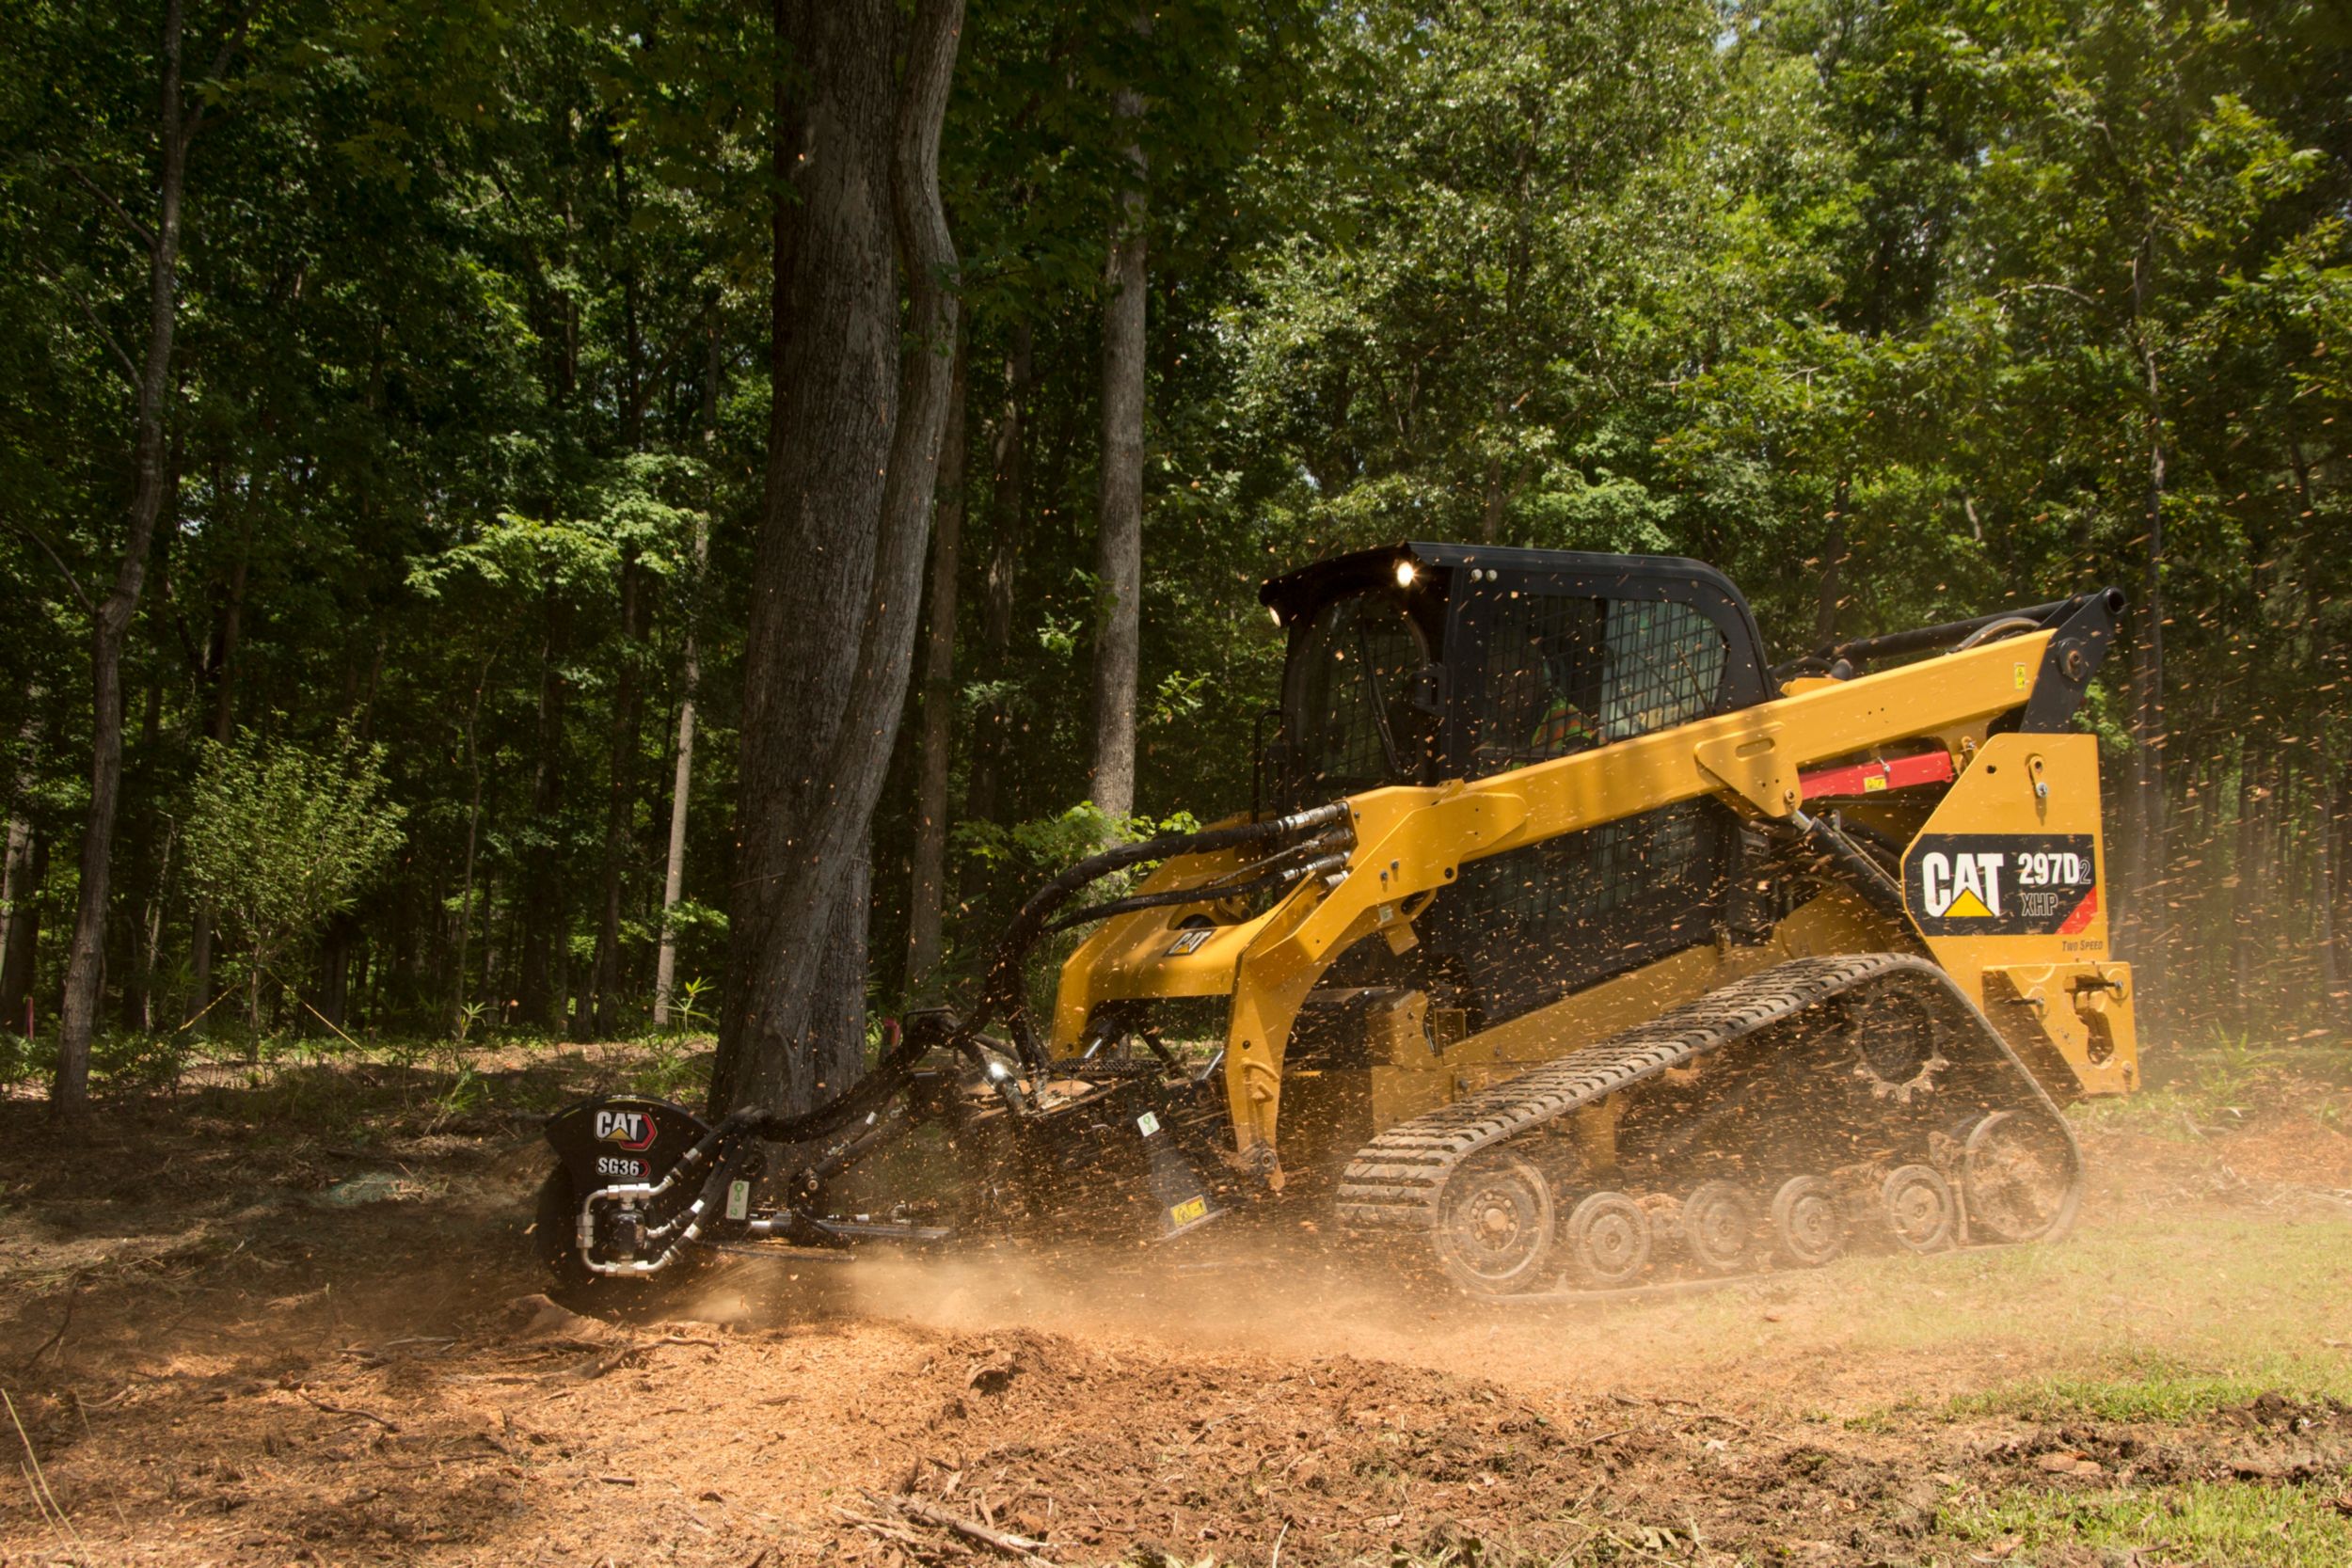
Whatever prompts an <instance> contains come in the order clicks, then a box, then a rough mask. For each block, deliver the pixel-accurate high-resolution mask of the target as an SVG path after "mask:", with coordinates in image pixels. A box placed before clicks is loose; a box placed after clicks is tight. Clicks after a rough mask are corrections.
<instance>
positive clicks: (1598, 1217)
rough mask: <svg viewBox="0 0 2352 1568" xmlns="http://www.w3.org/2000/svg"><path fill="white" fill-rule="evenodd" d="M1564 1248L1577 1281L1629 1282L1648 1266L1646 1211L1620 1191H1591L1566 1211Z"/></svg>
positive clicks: (1613, 1286)
mask: <svg viewBox="0 0 2352 1568" xmlns="http://www.w3.org/2000/svg"><path fill="white" fill-rule="evenodd" d="M1567 1247H1568V1268H1569V1269H1570V1271H1571V1272H1572V1273H1574V1275H1576V1280H1577V1283H1578V1284H1580V1285H1583V1286H1587V1287H1589V1288H1591V1289H1594V1290H1598V1291H1614V1290H1618V1289H1621V1288H1622V1287H1624V1286H1628V1285H1630V1284H1632V1283H1633V1282H1634V1281H1635V1280H1636V1279H1639V1278H1640V1277H1641V1275H1642V1271H1643V1270H1644V1269H1645V1268H1647V1267H1649V1249H1650V1223H1649V1211H1648V1210H1646V1209H1645V1208H1643V1207H1642V1206H1641V1205H1640V1204H1638V1203H1636V1202H1634V1201H1633V1200H1632V1199H1631V1198H1629V1197H1628V1196H1626V1195H1625V1194H1623V1193H1594V1194H1592V1195H1591V1196H1587V1197H1585V1198H1584V1199H1583V1200H1582V1201H1581V1202H1580V1203H1578V1204H1577V1206H1576V1207H1575V1208H1574V1209H1571V1210H1570V1211H1568V1234H1567Z"/></svg>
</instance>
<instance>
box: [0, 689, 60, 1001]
mask: <svg viewBox="0 0 2352 1568" xmlns="http://www.w3.org/2000/svg"><path fill="white" fill-rule="evenodd" d="M41 695H42V693H41V689H40V687H38V686H35V687H33V688H32V689H30V690H28V691H27V692H26V693H25V703H26V706H27V708H28V709H29V711H28V712H27V713H26V714H25V716H24V727H23V728H21V729H20V730H18V731H17V747H18V752H19V755H18V761H17V771H16V777H15V778H14V779H13V780H11V781H10V784H9V788H8V853H7V856H6V859H5V860H0V1028H8V1029H14V1030H17V1031H18V1032H19V1033H21V1034H25V1035H30V1034H31V1033H32V1032H33V1031H32V1026H31V1024H30V1023H29V1022H27V1021H26V1017H25V1010H24V1004H25V1001H26V999H27V998H28V997H30V996H31V994H32V990H33V957H34V954H35V952H36V951H37V949H36V946H35V943H36V942H37V941H38V939H39V937H40V910H39V909H38V908H36V907H35V905H34V902H33V899H34V895H36V894H37V893H38V892H39V891H40V882H41V876H42V874H43V873H44V872H46V871H47V870H48V861H49V855H48V850H47V847H46V846H44V845H43V844H41V843H40V835H39V833H37V832H35V831H34V827H33V819H32V816H31V815H30V807H31V800H32V791H33V783H34V781H35V780H36V779H37V778H39V777H40V766H39V757H40V701H41Z"/></svg>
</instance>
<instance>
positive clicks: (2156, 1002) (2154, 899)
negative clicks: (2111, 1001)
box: [2125, 252, 2168, 1038]
mask: <svg viewBox="0 0 2352 1568" xmlns="http://www.w3.org/2000/svg"><path fill="white" fill-rule="evenodd" d="M2149 271H2150V267H2149V264H2148V260H2147V255H2146V253H2145V252H2143V253H2142V255H2140V256H2139V257H2137V258H2135V259H2134V261H2133V265H2132V341H2133V343H2134V345H2135V346H2136V347H2137V350H2138V354H2139V361H2140V370H2141V372H2142V374H2143V376H2144V378H2145V381H2144V386H2145V390H2146V393H2147V399H2148V406H2147V410H2146V413H2145V416H2144V420H2143V423H2144V426H2145V431H2146V437H2147V464H2148V469H2147V488H2146V491H2145V513H2146V517H2147V524H2148V555H2147V560H2146V563H2145V565H2144V567H2143V569H2142V577H2141V588H2140V605H2139V635H2138V637H2137V639H2136V645H2135V647H2134V649H2133V660H2132V688H2133V697H2134V710H2135V711H2134V714H2133V723H2132V730H2133V736H2132V738H2133V741H2134V745H2133V748H2132V816H2133V828H2134V832H2133V845H2132V851H2133V853H2132V864H2133V872H2134V876H2133V879H2132V885H2131V886H2130V887H2129V888H2128V889H2126V890H2125V895H2126V897H2127V898H2128V900H2129V904H2128V908H2129V910H2130V911H2131V914H2132V921H2131V926H2132V933H2131V934H2132V936H2133V938H2134V941H2135V946H2136V949H2137V951H2136V953H2135V954H2134V955H2133V956H2134V957H2136V958H2137V960H2138V963H2139V966H2140V967H2139V968H2138V969H2137V970H2136V971H2135V972H2134V973H2135V974H2137V975H2138V976H2139V1001H2138V1005H2137V1006H2138V1013H2139V1018H2140V1022H2141V1023H2142V1025H2143V1026H2144V1027H2146V1028H2147V1029H2148V1032H2149V1034H2150V1035H2151V1036H2153V1037H2159V1038H2160V1037H2161V1034H2160V1031H2161V1028H2162V1025H2163V1023H2164V1022H2165V1011H2164V1009H2165V1001H2166V987H2165V985H2164V980H2163V975H2164V963H2165V956H2166V948H2167V945H2168V943H2167V942H2166V930H2165V927H2166V922H2167V918H2168V916H2167V913H2166V911H2165V907H2164V885H2163V884H2164V881H2165V874H2166V869H2167V866H2168V860H2167V856H2166V849H2165V845H2166V839H2167V836H2168V835H2167V832H2166V826H2167V824H2166V821H2165V816H2166V800H2165V790H2164V740H2165V736H2164V496H2165V446H2164V385H2163V381H2162V378H2161V377H2160V375H2159V373H2158V370H2157V365H2156V353H2155V347H2154V345H2153V343H2152V342H2150V341H2148V338H2147V336H2146V334H2147V325H2146V324H2147V307H2148V294H2149V291H2150V288H2151V279H2150V277H2149Z"/></svg>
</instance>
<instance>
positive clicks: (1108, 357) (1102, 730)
mask: <svg viewBox="0 0 2352 1568" xmlns="http://www.w3.org/2000/svg"><path fill="white" fill-rule="evenodd" d="M1112 112H1113V113H1114V114H1115V115H1116V116H1117V117H1118V118H1119V119H1121V120H1124V121H1127V122H1129V123H1130V124H1132V123H1133V122H1134V121H1135V120H1136V119H1139V118H1140V117H1141V116H1142V114H1143V99H1142V96H1141V95H1140V94H1138V93H1136V91H1135V90H1134V89H1133V88H1130V87H1121V88H1120V89H1119V92H1118V95H1117V97H1116V99H1115V100H1114V102H1113V108H1112ZM1126 155H1127V159H1128V162H1129V163H1130V164H1131V165H1132V166H1134V168H1135V171H1136V185H1135V186H1134V187H1131V188H1130V189H1128V190H1126V191H1124V192H1122V193H1120V198H1119V204H1120V219H1119V224H1118V227H1117V229H1116V230H1114V231H1113V233H1112V235H1111V248H1110V259H1109V261H1108V262H1107V264H1106V265H1105V267H1104V274H1103V282H1104V291H1105V293H1106V296H1107V297H1106V298H1105V299H1104V305H1103V466H1102V475H1101V490H1100V495H1101V499H1100V504H1099V508H1098V518H1097V523H1096V532H1095V544H1094V577H1095V594H1096V610H1095V640H1094V768H1093V790H1092V793H1093V797H1094V803H1095V804H1096V805H1098V806H1100V807H1101V808H1102V809H1103V810H1104V812H1106V813H1107V814H1109V815H1110V816H1113V817H1123V816H1131V815H1133V814H1134V812H1135V808H1136V679H1137V676H1138V671H1139V666H1140V664H1141V644H1142V638H1143V615H1142V594H1143V376H1144V325H1145V321H1144V305H1145V296H1146V289H1147V285H1148V282H1149V277H1150V275H1149V269H1148V267H1147V265H1146V260H1147V259H1146V255H1145V244H1146V238H1147V237H1146V235H1145V232H1144V194H1143V190H1142V188H1141V186H1142V179H1143V176H1144V173H1145V172H1146V171H1145V165H1144V156H1143V150H1142V148H1141V147H1139V146H1137V145H1136V144H1135V143H1134V142H1132V141H1130V142H1129V143H1128V145H1127V147H1126Z"/></svg>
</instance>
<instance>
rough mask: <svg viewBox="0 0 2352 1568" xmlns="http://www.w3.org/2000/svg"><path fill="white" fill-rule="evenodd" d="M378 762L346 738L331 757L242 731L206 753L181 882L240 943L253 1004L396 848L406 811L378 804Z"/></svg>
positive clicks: (378, 755)
mask: <svg viewBox="0 0 2352 1568" xmlns="http://www.w3.org/2000/svg"><path fill="white" fill-rule="evenodd" d="M384 754H385V753H384V748H383V747H382V746H380V745H373V746H363V745H361V744H359V743H358V741H357V740H355V739H354V738H352V736H350V735H349V734H347V733H346V734H344V735H342V736H340V737H339V738H338V741H337V743H336V747H335V750H334V751H332V752H313V751H310V750H309V749H307V748H305V747H302V746H299V745H296V744H294V742H291V741H282V740H281V741H277V742H274V743H273V742H265V741H264V740H263V739H262V737H261V736H258V735H256V734H255V733H253V732H252V731H249V730H248V731H246V732H245V733H244V734H242V735H241V736H238V738H237V739H236V740H234V741H232V742H230V743H228V744H225V745H223V744H215V745H212V746H210V747H208V748H207V749H206V751H205V753H204V761H203V764H202V766H201V767H200V768H199V769H198V771H197V775H196V778H195V779H194V781H193V782H192V783H191V784H190V785H189V788H188V800H187V808H186V809H187V824H186V827H185V830H184V831H183V834H182V839H183V844H184V846H185V847H184V850H183V853H184V855H185V857H186V862H185V863H186V875H187V878H188V882H189V885H190V886H191V887H192V888H193V889H194V890H195V891H196V893H197V895H198V896H199V897H200V898H202V899H204V900H205V901H206V902H208V903H209V904H210V905H211V906H212V907H213V908H214V909H215V910H217V911H219V913H220V915H221V917H222V919H223V921H224V922H225V923H226V924H228V925H229V926H230V927H232V928H233V929H235V930H237V931H238V932H240V933H241V934H242V935H243V936H244V938H245V940H246V944H247V951H246V959H245V962H246V968H247V970H248V973H249V975H250V979H251V985H252V990H251V994H252V995H253V996H254V997H256V998H258V997H259V995H260V985H261V981H262V977H263V976H264V975H272V974H276V973H277V971H278V969H279V968H281V967H283V966H284V965H285V964H286V963H287V960H288V958H290V956H291V955H292V954H293V953H294V951H295V950H296V949H297V948H298V946H299V945H300V944H301V943H303V942H307V941H309V940H310V938H311V937H313V936H315V935H316V934H317V932H318V930H319V928H320V927H321V926H322V925H323V924H324V923H325V922H326V919H327V918H328V917H329V916H330V915H334V914H337V913H340V912H342V911H345V910H348V909H350V908H351V907H352V905H353V904H354V902H355V901H356V900H357V899H358V895H359V893H360V891H361V890H362V889H363V888H365V887H366V886H367V885H368V883H369V882H370V881H371V880H372V879H374V878H375V877H376V876H378V875H379V874H380V873H381V872H382V871H383V869H384V867H385V865H386V863H389V861H390V859H391V857H392V854H393V852H394V851H395V850H396V849H397V848H399V847H400V844H401V832H400V822H401V818H402V817H403V816H405V811H404V810H403V808H402V807H400V806H398V805H396V804H393V803H390V802H388V801H386V800H384V799H383V796H384V789H385V779H384ZM278 977H279V978H281V979H282V978H283V977H284V976H282V975H280V976H278ZM249 1022H251V1023H252V1024H253V1025H254V1026H255V1027H257V1028H258V1027H259V1024H260V1017H259V1010H258V1006H257V1007H256V1009H255V1011H254V1013H253V1016H252V1017H251V1018H250V1019H249Z"/></svg>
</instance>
